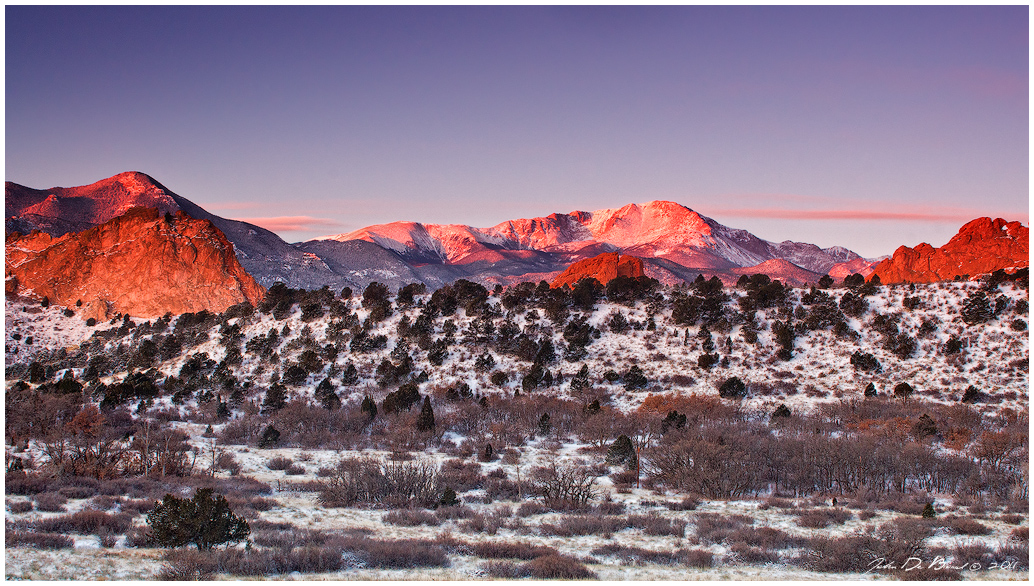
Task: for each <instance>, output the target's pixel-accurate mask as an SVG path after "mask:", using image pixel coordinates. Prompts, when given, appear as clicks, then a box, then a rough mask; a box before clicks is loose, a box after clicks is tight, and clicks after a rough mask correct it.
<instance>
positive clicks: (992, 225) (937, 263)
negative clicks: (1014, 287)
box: [873, 218, 1030, 283]
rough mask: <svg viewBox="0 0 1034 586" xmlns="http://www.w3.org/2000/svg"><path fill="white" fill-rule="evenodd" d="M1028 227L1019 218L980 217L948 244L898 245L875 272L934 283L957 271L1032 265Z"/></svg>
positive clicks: (895, 279) (884, 277)
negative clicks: (1015, 219) (1014, 220)
mask: <svg viewBox="0 0 1034 586" xmlns="http://www.w3.org/2000/svg"><path fill="white" fill-rule="evenodd" d="M1029 241H1030V236H1029V229H1028V228H1027V227H1026V226H1024V225H1023V224H1021V223H1019V222H1006V221H1005V220H1003V219H1001V218H998V219H996V220H992V219H991V218H977V219H976V220H973V221H972V222H969V223H968V224H966V225H965V226H963V227H962V228H961V229H960V230H959V233H958V234H956V235H955V236H954V237H953V238H952V239H951V240H949V241H948V243H947V244H945V245H944V246H942V247H940V248H934V247H933V246H930V245H929V244H927V243H925V242H924V243H922V244H920V245H919V246H916V247H915V248H909V247H907V246H902V247H899V248H898V249H897V250H895V251H894V255H893V256H892V257H890V258H888V259H885V260H884V261H882V262H881V263H880V264H878V265H876V268H875V270H874V271H873V275H878V276H879V277H880V281H882V282H884V283H901V282H903V281H909V282H912V283H931V282H934V281H947V280H951V279H953V278H954V277H955V276H956V275H971V276H976V275H981V274H985V273H991V272H994V271H996V270H998V269H1008V268H1021V267H1026V266H1029V265H1030V248H1029V244H1030V242H1029Z"/></svg>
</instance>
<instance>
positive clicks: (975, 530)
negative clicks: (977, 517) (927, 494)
mask: <svg viewBox="0 0 1034 586" xmlns="http://www.w3.org/2000/svg"><path fill="white" fill-rule="evenodd" d="M940 524H941V525H943V526H944V527H948V528H949V529H951V530H952V532H953V533H957V534H959V535H990V534H991V528H990V527H988V526H987V525H984V524H982V523H978V522H977V521H974V520H973V519H969V518H966V517H956V516H954V515H949V516H947V517H944V518H942V519H941V520H940Z"/></svg>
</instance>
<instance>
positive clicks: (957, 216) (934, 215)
mask: <svg viewBox="0 0 1034 586" xmlns="http://www.w3.org/2000/svg"><path fill="white" fill-rule="evenodd" d="M707 213H708V214H712V215H716V216H733V217H740V218H781V219H787V220H892V221H917V222H968V221H969V220H972V219H974V218H979V217H982V216H988V215H990V216H991V217H1004V218H1005V219H1007V220H1016V219H1019V220H1021V221H1023V222H1028V221H1029V219H1028V218H1029V216H1028V214H1026V213H1024V214H1012V213H1006V214H989V213H987V212H986V211H977V210H957V209H942V210H929V211H877V210H792V209H780V208H738V209H709V210H707Z"/></svg>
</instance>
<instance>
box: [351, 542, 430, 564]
mask: <svg viewBox="0 0 1034 586" xmlns="http://www.w3.org/2000/svg"><path fill="white" fill-rule="evenodd" d="M341 544H342V547H343V549H344V550H345V551H348V552H351V553H352V554H353V555H355V556H356V557H358V558H359V559H361V560H362V561H363V562H365V563H366V565H367V567H372V568H420V567H447V566H448V565H449V556H448V555H446V553H445V549H444V548H442V546H440V545H437V544H435V543H433V542H430V541H427V540H421V539H401V540H397V541H378V540H374V539H368V538H365V537H352V538H346V539H344V540H342V542H341Z"/></svg>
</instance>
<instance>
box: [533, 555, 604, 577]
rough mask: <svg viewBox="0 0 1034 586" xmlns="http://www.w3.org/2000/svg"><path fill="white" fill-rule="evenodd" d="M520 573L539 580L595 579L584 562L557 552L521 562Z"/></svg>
mask: <svg viewBox="0 0 1034 586" xmlns="http://www.w3.org/2000/svg"><path fill="white" fill-rule="evenodd" d="M521 573H522V574H524V573H526V574H527V575H528V576H530V577H532V578H537V579H539V580H585V579H596V574H595V573H593V572H591V571H590V570H589V568H587V567H585V564H583V563H582V562H580V561H578V560H577V559H575V558H573V557H570V556H566V555H559V554H550V555H544V556H542V557H538V558H535V559H533V560H531V561H530V562H527V563H525V564H523V567H522V572H521Z"/></svg>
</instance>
